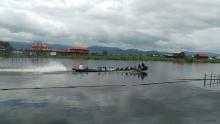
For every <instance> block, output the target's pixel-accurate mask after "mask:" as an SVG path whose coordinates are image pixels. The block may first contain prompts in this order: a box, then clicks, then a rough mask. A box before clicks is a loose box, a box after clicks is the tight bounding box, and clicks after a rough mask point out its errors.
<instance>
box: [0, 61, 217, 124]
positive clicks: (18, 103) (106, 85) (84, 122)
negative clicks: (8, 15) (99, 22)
mask: <svg viewBox="0 0 220 124" xmlns="http://www.w3.org/2000/svg"><path fill="white" fill-rule="evenodd" d="M81 62H83V63H84V64H86V65H88V66H89V67H97V66H105V65H107V66H126V65H129V66H134V65H137V64H139V63H140V62H126V61H80V60H78V61H76V60H65V59H63V60H55V59H50V60H48V59H42V60H40V61H39V62H38V63H37V62H36V61H35V60H31V59H16V60H15V59H13V61H12V60H11V59H0V89H9V90H0V124H218V123H220V119H219V115H220V107H219V105H220V100H219V98H220V85H218V84H212V85H209V84H208V83H207V84H206V86H204V83H203V81H190V82H179V83H178V81H177V80H176V79H180V78H203V76H204V74H205V73H208V74H210V73H211V72H213V73H218V72H219V70H220V64H181V63H170V62H145V64H146V65H148V66H149V70H148V71H147V75H145V76H141V75H137V74H129V73H118V72H117V73H88V74H86V73H85V74H77V73H72V72H71V71H69V70H70V69H71V67H73V66H74V65H77V64H79V63H81ZM167 81H171V82H176V83H170V84H169V83H168V84H157V85H139V84H150V83H154V82H159V83H162V82H167ZM24 88H30V89H24ZM31 88H41V89H31ZM10 89H11V90H10ZM13 89H14V90H13Z"/></svg>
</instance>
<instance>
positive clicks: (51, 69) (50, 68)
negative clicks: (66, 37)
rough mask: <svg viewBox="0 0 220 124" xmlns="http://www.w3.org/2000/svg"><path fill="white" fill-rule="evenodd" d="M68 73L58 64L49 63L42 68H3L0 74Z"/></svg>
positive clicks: (65, 68)
mask: <svg viewBox="0 0 220 124" xmlns="http://www.w3.org/2000/svg"><path fill="white" fill-rule="evenodd" d="M65 71H68V69H67V67H65V66H64V65H63V64H61V63H58V62H50V63H48V64H46V65H42V66H28V67H23V68H3V69H0V72H6V73H10V72H11V73H55V72H65Z"/></svg>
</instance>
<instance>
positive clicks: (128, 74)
mask: <svg viewBox="0 0 220 124" xmlns="http://www.w3.org/2000/svg"><path fill="white" fill-rule="evenodd" d="M94 73H96V72H93V73H92V74H94ZM72 74H73V75H81V76H84V75H89V74H91V73H90V72H83V73H79V72H72ZM96 74H97V75H100V76H108V75H115V74H116V75H121V76H126V77H132V78H133V77H134V78H136V77H137V79H141V80H144V79H145V78H146V77H147V76H148V74H147V73H146V72H141V73H139V72H97V73H96Z"/></svg>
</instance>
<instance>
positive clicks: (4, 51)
mask: <svg viewBox="0 0 220 124" xmlns="http://www.w3.org/2000/svg"><path fill="white" fill-rule="evenodd" d="M12 51H13V47H12V46H11V45H10V43H9V42H4V41H0V52H1V54H0V55H10V54H11V53H12Z"/></svg>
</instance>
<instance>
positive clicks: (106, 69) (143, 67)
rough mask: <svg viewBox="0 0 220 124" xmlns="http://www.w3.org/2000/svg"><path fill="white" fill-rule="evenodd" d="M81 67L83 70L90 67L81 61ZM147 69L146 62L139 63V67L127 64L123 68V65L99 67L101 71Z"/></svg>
mask: <svg viewBox="0 0 220 124" xmlns="http://www.w3.org/2000/svg"><path fill="white" fill-rule="evenodd" d="M79 69H81V70H83V69H88V67H84V66H83V64H82V63H80V65H79ZM147 69H148V67H147V66H146V65H145V64H144V63H141V64H139V65H138V66H137V67H136V66H134V67H129V66H127V67H125V68H123V67H121V68H119V67H117V68H115V67H106V66H104V67H98V70H101V71H129V70H140V71H144V70H147Z"/></svg>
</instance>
